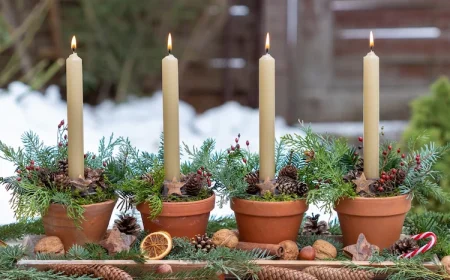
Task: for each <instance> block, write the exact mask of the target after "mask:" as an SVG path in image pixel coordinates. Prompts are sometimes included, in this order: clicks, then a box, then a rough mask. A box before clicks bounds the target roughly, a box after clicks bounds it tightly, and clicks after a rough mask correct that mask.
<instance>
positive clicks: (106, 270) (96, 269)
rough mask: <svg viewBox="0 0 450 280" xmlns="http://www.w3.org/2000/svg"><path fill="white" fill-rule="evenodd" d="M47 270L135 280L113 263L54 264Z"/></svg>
mask: <svg viewBox="0 0 450 280" xmlns="http://www.w3.org/2000/svg"><path fill="white" fill-rule="evenodd" d="M47 270H53V271H55V272H61V273H63V274H64V275H67V276H83V275H93V276H95V277H99V278H102V279H104V280H133V277H131V276H130V275H129V274H128V273H126V272H125V271H123V270H121V269H119V268H117V267H114V266H111V265H101V264H94V265H92V264H73V265H70V264H54V265H49V266H47Z"/></svg>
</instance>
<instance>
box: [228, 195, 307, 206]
mask: <svg viewBox="0 0 450 280" xmlns="http://www.w3.org/2000/svg"><path fill="white" fill-rule="evenodd" d="M235 200H237V201H242V200H245V201H248V202H251V203H261V204H263V203H267V204H271V205H275V204H280V205H281V204H286V203H298V202H300V201H304V202H305V203H306V198H299V199H296V200H289V201H259V200H250V199H246V198H237V197H233V198H232V199H231V202H232V203H233V201H235Z"/></svg>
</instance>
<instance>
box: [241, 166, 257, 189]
mask: <svg viewBox="0 0 450 280" xmlns="http://www.w3.org/2000/svg"><path fill="white" fill-rule="evenodd" d="M244 179H245V182H247V184H248V187H247V193H248V194H257V193H258V192H259V188H258V186H257V184H259V170H257V171H255V172H250V173H248V174H247V175H245V177H244Z"/></svg>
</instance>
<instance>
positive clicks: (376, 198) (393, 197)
mask: <svg viewBox="0 0 450 280" xmlns="http://www.w3.org/2000/svg"><path fill="white" fill-rule="evenodd" d="M409 195H410V194H400V195H396V196H385V197H383V196H381V197H380V196H379V197H362V196H357V197H343V198H341V199H339V201H342V200H367V201H368V200H371V201H375V200H382V199H383V200H389V199H391V200H396V199H399V198H401V197H405V198H406V199H409V200H411V199H410V198H408V196H409Z"/></svg>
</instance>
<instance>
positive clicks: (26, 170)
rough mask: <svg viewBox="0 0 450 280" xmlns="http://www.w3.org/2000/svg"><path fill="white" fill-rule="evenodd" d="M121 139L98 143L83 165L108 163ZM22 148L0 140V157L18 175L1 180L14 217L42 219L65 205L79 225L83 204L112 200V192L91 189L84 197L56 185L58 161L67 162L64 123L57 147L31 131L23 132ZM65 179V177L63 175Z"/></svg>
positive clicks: (59, 128) (113, 193) (91, 165)
mask: <svg viewBox="0 0 450 280" xmlns="http://www.w3.org/2000/svg"><path fill="white" fill-rule="evenodd" d="M120 142H121V138H119V139H114V138H113V136H111V137H110V138H109V141H106V139H105V138H103V139H101V140H100V144H99V150H98V153H97V154H96V155H95V154H93V153H88V154H86V156H85V166H86V168H91V169H100V168H103V166H104V165H105V164H106V162H108V161H109V160H111V158H112V156H113V151H114V148H115V147H116V146H117V145H118V144H119V143H120ZM22 143H23V147H19V148H17V149H14V148H12V147H9V146H7V145H6V144H5V143H3V142H2V141H0V158H2V159H5V160H7V161H9V162H11V163H13V164H14V165H15V167H16V173H17V175H14V176H10V177H6V178H0V184H4V185H5V187H6V189H7V190H8V191H11V192H12V198H11V205H12V209H13V210H14V213H15V215H16V218H17V219H19V220H21V221H25V220H27V219H32V218H35V217H38V216H43V215H44V214H45V212H46V211H47V209H48V207H49V206H50V204H52V203H58V204H62V205H64V206H66V208H67V211H68V216H69V217H70V218H72V219H74V220H75V221H76V222H79V221H80V219H81V218H82V215H83V211H84V210H83V208H82V205H86V204H92V203H97V202H103V201H106V200H108V199H111V198H114V197H115V192H114V189H112V188H108V186H106V188H104V189H100V188H97V189H94V190H93V192H91V193H89V195H86V194H84V193H81V192H79V191H78V189H76V190H73V189H71V187H70V186H69V185H67V186H66V185H62V186H61V185H57V184H56V183H55V181H54V177H53V176H56V175H55V174H58V175H59V174H60V173H58V172H62V173H61V174H63V173H64V172H65V171H62V170H60V168H61V162H66V159H67V146H68V141H67V126H64V121H61V123H60V124H59V125H58V133H57V144H56V145H53V146H46V145H45V144H44V143H43V142H42V141H41V140H40V138H39V136H38V135H37V134H35V133H34V132H26V133H24V134H23V136H22ZM62 176H66V177H67V175H62Z"/></svg>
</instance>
